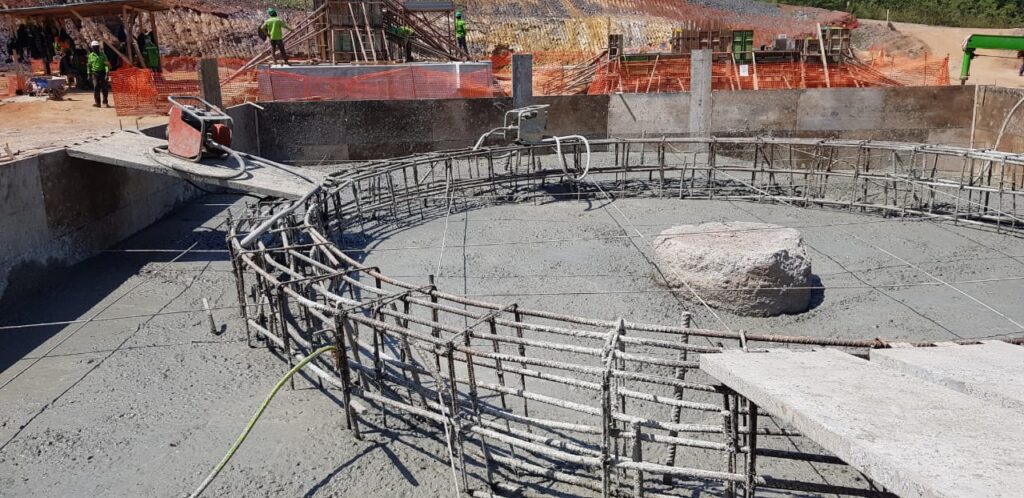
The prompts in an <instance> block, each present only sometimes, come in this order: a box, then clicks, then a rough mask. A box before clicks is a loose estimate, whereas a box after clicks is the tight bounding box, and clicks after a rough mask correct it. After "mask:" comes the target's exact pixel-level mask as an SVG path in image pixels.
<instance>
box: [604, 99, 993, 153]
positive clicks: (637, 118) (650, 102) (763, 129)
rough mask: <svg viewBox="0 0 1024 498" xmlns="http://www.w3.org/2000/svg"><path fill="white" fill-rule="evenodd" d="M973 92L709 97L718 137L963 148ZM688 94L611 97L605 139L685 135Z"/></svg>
mask: <svg viewBox="0 0 1024 498" xmlns="http://www.w3.org/2000/svg"><path fill="white" fill-rule="evenodd" d="M973 102H974V88H973V87H922V88H842V89H831V90H829V89H819V90H770V91H736V92H714V94H713V95H712V105H713V109H712V116H711V129H712V133H713V134H714V135H718V136H738V135H741V136H749V135H758V134H764V135H773V136H780V137H835V138H849V139H858V140H869V139H871V140H900V141H920V142H929V143H942V144H950V145H967V143H968V142H969V135H970V133H969V130H970V126H971V115H972V107H973ZM689 112H690V109H689V95H688V94H647V95H613V96H612V97H611V100H610V108H609V112H608V134H609V135H613V136H619V137H638V136H640V135H641V134H642V133H644V132H646V133H647V135H648V136H650V135H662V134H667V135H670V136H686V135H688V134H689V133H690V130H689Z"/></svg>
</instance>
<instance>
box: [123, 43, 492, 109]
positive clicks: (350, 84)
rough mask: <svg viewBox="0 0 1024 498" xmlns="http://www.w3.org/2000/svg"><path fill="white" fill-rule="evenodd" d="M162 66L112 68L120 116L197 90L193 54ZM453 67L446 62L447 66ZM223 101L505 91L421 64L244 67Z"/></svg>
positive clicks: (481, 78)
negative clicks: (370, 69) (305, 70)
mask: <svg viewBox="0 0 1024 498" xmlns="http://www.w3.org/2000/svg"><path fill="white" fill-rule="evenodd" d="M163 62H164V64H163V65H164V71H163V72H161V73H156V72H153V71H149V70H146V69H137V68H123V69H119V70H117V71H114V72H113V73H111V87H112V92H113V96H114V104H115V107H116V108H117V114H118V115H119V116H135V115H147V114H165V113H166V112H167V111H168V108H169V104H168V103H167V97H168V96H171V95H199V80H198V76H197V74H196V69H195V68H196V63H197V62H198V60H197V59H194V58H190V57H179V58H167V59H165V60H164V61H163ZM245 62H246V61H244V60H242V59H218V66H219V67H220V68H221V73H220V74H221V76H223V77H225V78H226V77H227V75H230V74H234V73H235V72H236V71H237V70H238V69H240V68H241V67H242V66H244V65H245ZM450 68H451V67H450V66H449V69H450ZM221 94H222V96H223V100H224V104H225V105H226V106H231V105H236V104H241V103H243V102H247V101H248V102H253V101H257V100H261V101H271V100H279V101H283V100H407V99H442V98H480V97H493V96H500V95H504V92H503V91H502V89H501V88H499V87H498V86H497V85H496V84H495V83H494V78H493V75H492V73H491V71H486V70H479V71H471V72H461V73H459V74H456V73H452V72H450V71H445V70H442V69H434V68H429V67H422V66H394V67H388V68H385V69H383V70H381V71H377V72H374V73H371V74H366V75H361V76H352V77H344V76H309V75H300V74H295V73H291V72H287V71H281V70H259V71H257V70H255V69H253V70H247V71H245V72H243V73H241V74H240V75H239V76H237V77H235V78H233V79H232V80H231V82H229V83H227V84H225V85H222V87H221Z"/></svg>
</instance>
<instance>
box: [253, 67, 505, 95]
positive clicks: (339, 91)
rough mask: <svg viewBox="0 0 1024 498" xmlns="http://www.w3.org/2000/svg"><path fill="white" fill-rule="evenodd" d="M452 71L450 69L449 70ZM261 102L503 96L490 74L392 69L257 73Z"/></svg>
mask: <svg viewBox="0 0 1024 498" xmlns="http://www.w3.org/2000/svg"><path fill="white" fill-rule="evenodd" d="M448 68H449V69H451V66H448ZM258 78H259V88H260V91H259V97H260V100H267V101H269V100H277V101H280V100H416V99H444V98H483V97H494V96H499V95H503V92H502V90H501V89H500V88H498V87H497V86H496V85H495V84H494V78H493V75H492V73H491V71H489V70H477V71H471V72H464V73H461V74H455V73H452V72H450V71H447V70H443V69H440V68H437V69H435V68H429V67H424V66H395V67H393V68H387V69H384V70H380V71H377V72H374V73H370V74H365V75H360V76H351V77H343V76H309V75H299V74H295V73H290V72H286V71H275V70H268V71H260V72H259V74H258Z"/></svg>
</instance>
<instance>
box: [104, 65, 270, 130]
mask: <svg viewBox="0 0 1024 498" xmlns="http://www.w3.org/2000/svg"><path fill="white" fill-rule="evenodd" d="M198 61H199V59H197V58H194V57H166V58H164V59H163V60H162V64H163V71H162V72H159V73H158V72H154V71H150V70H148V69H138V68H134V67H125V68H121V69H118V70H117V71H114V72H112V73H110V85H111V93H112V94H113V95H112V96H113V98H114V107H115V108H116V110H117V115H118V116H140V115H148V114H166V113H167V111H168V109H169V107H170V104H169V103H168V102H167V97H169V96H172V95H188V96H196V95H199V77H198V75H197V73H196V65H197V64H198ZM245 63H246V61H245V60H243V59H231V58H223V59H218V60H217V66H218V67H219V68H220V73H221V75H227V74H230V73H233V72H235V71H237V70H238V69H240V68H241V67H242V66H243V65H245ZM221 95H222V97H223V100H224V105H226V106H231V105H237V104H241V103H242V102H245V101H255V100H256V99H257V95H258V85H257V82H256V71H255V70H252V71H248V72H246V73H243V74H242V75H240V76H239V77H238V78H236V79H235V80H234V81H232V82H231V83H229V84H227V85H224V86H223V87H222V88H221Z"/></svg>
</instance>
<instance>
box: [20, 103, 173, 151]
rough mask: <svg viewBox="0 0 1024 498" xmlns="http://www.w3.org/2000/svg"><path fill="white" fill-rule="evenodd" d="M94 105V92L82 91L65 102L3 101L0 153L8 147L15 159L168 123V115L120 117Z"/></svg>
mask: <svg viewBox="0 0 1024 498" xmlns="http://www.w3.org/2000/svg"><path fill="white" fill-rule="evenodd" d="M111 102H113V98H112V97H111ZM92 104H93V96H92V92H81V91H74V92H70V93H69V94H68V95H67V97H65V98H64V100H63V101H51V100H48V99H46V98H37V97H29V96H27V95H26V96H17V97H10V98H7V99H4V100H0V151H2V150H3V148H4V146H5V145H6V146H8V147H10V149H11V152H13V153H14V154H15V155H16V156H20V155H30V154H31V153H32V151H33V150H38V149H47V148H51V147H63V146H67V145H71V144H73V143H75V142H77V141H80V140H83V139H86V138H91V137H95V136H98V135H103V134H105V133H109V132H111V131H114V130H119V129H137V128H145V127H148V126H154V125H158V124H164V123H167V117H166V116H144V117H141V118H136V117H131V116H127V117H118V116H117V114H116V113H115V110H114V109H113V108H110V109H107V108H101V109H97V108H95V107H93V106H92ZM0 157H4V158H5V157H6V153H0Z"/></svg>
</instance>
